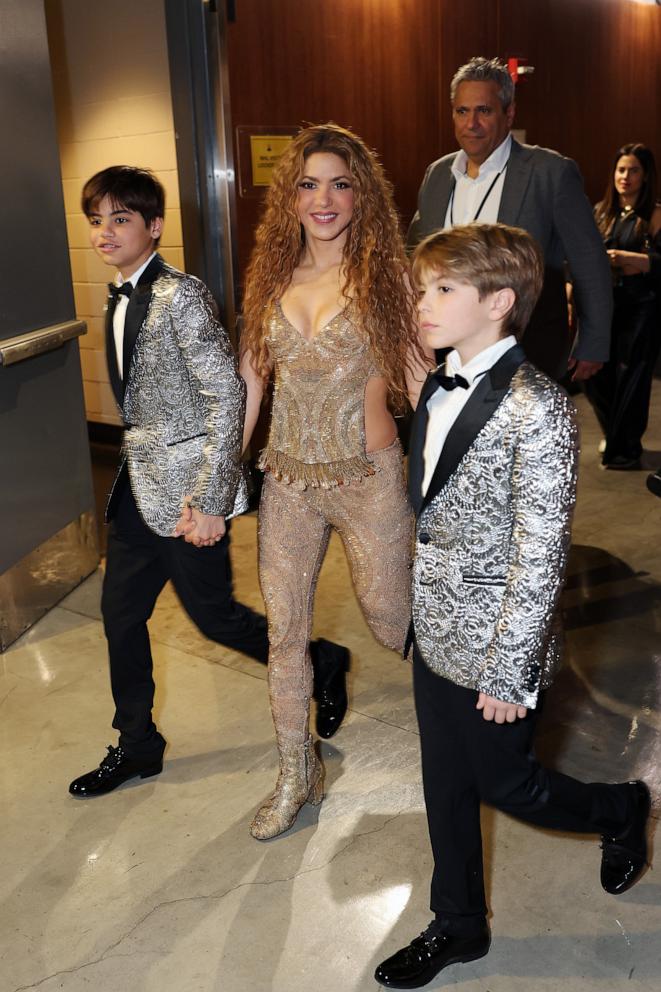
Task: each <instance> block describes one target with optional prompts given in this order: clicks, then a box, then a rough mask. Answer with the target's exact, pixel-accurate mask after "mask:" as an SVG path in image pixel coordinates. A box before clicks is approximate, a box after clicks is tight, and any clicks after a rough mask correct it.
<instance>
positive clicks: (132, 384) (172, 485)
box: [106, 255, 248, 537]
mask: <svg viewBox="0 0 661 992" xmlns="http://www.w3.org/2000/svg"><path fill="white" fill-rule="evenodd" d="M113 309H114V300H113V298H112V297H110V298H109V306H108V315H107V321H106V353H107V358H108V370H109V373H110V380H111V385H112V387H113V390H114V392H115V397H116V399H117V402H118V405H119V408H120V411H121V413H122V417H123V419H124V422H125V424H126V430H125V432H124V440H123V447H122V460H121V463H120V468H119V471H118V473H117V479H118V478H119V476H120V475H121V472H122V469H123V468H124V466H125V465H126V467H127V468H128V474H129V480H130V484H131V489H132V491H133V495H134V496H135V501H136V504H137V506H138V510H139V511H140V514H141V516H142V518H143V519H144V521H145V523H146V524H147V526H148V527H150V528H151V530H153V531H154V532H155V533H156V534H160V535H161V536H163V537H169V536H170V535H171V534H172V531H173V530H174V527H175V524H176V522H177V520H178V518H179V515H180V513H181V508H182V505H183V499H184V497H185V496H191V497H192V503H193V505H194V506H196V507H197V508H198V509H200V510H201V511H202V512H203V513H211V514H217V515H222V516H225V517H231V516H234V515H235V514H237V513H242V512H243V511H244V510H245V509H246V508H247V502H248V500H247V490H246V483H245V479H244V475H243V471H242V467H241V444H242V436H243V420H244V415H245V383H244V382H243V379H241V377H240V376H239V374H238V371H237V367H236V359H235V356H234V352H233V350H232V346H231V344H230V341H229V338H228V336H227V333H226V331H225V330H224V329H223V327H222V326H221V325H220V324H219V322H218V320H217V319H216V316H215V309H216V308H215V303H214V301H213V298H212V296H211V294H210V293H209V291H208V289H207V288H206V286H205V285H204V283H202V282H200V280H199V279H196V278H195V276H190V275H186V274H185V273H183V272H179V271H178V270H177V269H174V268H172V267H171V266H169V265H166V263H165V262H164V261H163V259H162V258H161V257H160V256H158V255H157V256H156V258H154V260H153V261H152V262H151V263H150V264H149V266H148V267H147V269H146V270H145V272H144V273H143V275H142V277H141V278H140V280H139V282H138V286H137V287H136V288H135V289H134V291H133V293H132V295H131V298H130V300H129V305H128V308H127V312H126V323H125V327H124V355H123V367H124V369H125V370H128V372H127V374H126V376H125V379H124V381H123V382H122V380H121V379H120V377H119V374H118V370H117V362H116V356H115V347H114V341H113V338H112V314H113ZM117 479H116V480H115V484H114V485H113V490H112V492H111V494H110V499H109V501H108V508H107V511H106V516H107V518H108V519H109V518H111V517H112V515H113V512H114V498H115V496H116V493H117Z"/></svg>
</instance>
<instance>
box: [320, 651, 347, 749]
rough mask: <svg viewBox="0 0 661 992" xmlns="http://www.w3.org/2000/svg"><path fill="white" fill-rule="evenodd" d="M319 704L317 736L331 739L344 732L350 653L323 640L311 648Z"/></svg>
mask: <svg viewBox="0 0 661 992" xmlns="http://www.w3.org/2000/svg"><path fill="white" fill-rule="evenodd" d="M310 650H311V654H312V668H313V671H314V692H313V695H314V698H315V699H316V700H317V733H318V734H319V736H320V737H325V738H326V739H328V738H329V737H332V736H333V734H334V733H336V732H337V731H338V730H339V729H340V724H341V723H342V721H343V720H344V715H345V713H346V711H347V706H348V699H347V678H346V676H347V671H348V670H349V658H350V656H349V651H348V650H347V648H345V647H342V645H341V644H334V643H333V641H326V640H324V638H323V637H320V638H319V639H318V640H317V641H315V642H314V643H313V644H311V645H310Z"/></svg>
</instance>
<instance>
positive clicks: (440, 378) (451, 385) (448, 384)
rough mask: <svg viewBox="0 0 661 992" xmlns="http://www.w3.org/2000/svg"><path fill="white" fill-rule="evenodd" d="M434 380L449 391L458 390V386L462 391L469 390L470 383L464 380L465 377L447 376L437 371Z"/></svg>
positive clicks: (433, 376) (433, 375) (433, 373)
mask: <svg viewBox="0 0 661 992" xmlns="http://www.w3.org/2000/svg"><path fill="white" fill-rule="evenodd" d="M432 379H433V380H434V382H437V383H438V384H439V386H441V387H442V388H443V389H447V390H448V391H449V390H451V389H456V388H457V386H461V388H462V389H468V382H467V381H466V380H465V379H464V377H463V375H445V374H444V373H443V372H441V371H437V372H432Z"/></svg>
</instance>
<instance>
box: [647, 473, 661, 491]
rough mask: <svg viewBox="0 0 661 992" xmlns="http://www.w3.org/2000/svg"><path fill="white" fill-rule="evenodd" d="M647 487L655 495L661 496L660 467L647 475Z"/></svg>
mask: <svg viewBox="0 0 661 992" xmlns="http://www.w3.org/2000/svg"><path fill="white" fill-rule="evenodd" d="M646 485H647V488H648V489H649V491H650V492H651V493H654V495H655V496H661V468H658V469H657V470H656V472H652V473H651V474H650V475H648V476H647V483H646Z"/></svg>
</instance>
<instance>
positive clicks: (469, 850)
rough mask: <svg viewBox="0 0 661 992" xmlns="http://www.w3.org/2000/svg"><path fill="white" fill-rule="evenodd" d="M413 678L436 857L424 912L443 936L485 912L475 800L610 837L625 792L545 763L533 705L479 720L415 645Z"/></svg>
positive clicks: (622, 816) (467, 929)
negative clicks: (524, 711) (511, 717)
mask: <svg viewBox="0 0 661 992" xmlns="http://www.w3.org/2000/svg"><path fill="white" fill-rule="evenodd" d="M413 680H414V691H415V705H416V712H417V717H418V723H419V726H420V743H421V750H422V778H423V786H424V794H425V805H426V807H427V822H428V825H429V834H430V838H431V844H432V851H433V855H434V874H433V878H432V886H431V908H432V910H433V912H434V913H435V914H436V918H437V919H438V920H439V921H440V922H441V923H442V925H443V926H444V927H445V928H446V930H447V931H448V932H450V933H455V934H460V935H466V936H467V935H469V934H471V933H474V932H476V931H479V929H480V928H481V927H482V926H483V925H484V921H485V918H486V914H487V905H486V900H485V895H484V876H483V865H482V836H481V832H480V802H485V803H488V804H489V805H491V806H494V807H496V809H499V810H502V811H503V812H505V813H510V814H512V815H513V816H516V817H518V818H519V819H522V820H527V821H528V822H530V823H533V824H536V825H538V826H541V827H550V828H553V829H556V830H570V831H577V832H579V833H605V834H610V835H617V834H618V833H621V832H622V829H623V828H624V825H625V823H626V820H627V818H628V815H629V813H630V802H631V800H630V798H629V791H630V790H629V789H628V787H627V786H626V785H602V784H598V783H593V784H589V785H588V784H584V783H582V782H578V781H576V779H573V778H569V776H567V775H563V774H561V773H560V772H554V771H550V770H549V769H546V768H542V766H541V765H540V764H539V762H538V761H537V759H536V758H535V754H534V751H533V734H534V730H535V724H536V721H537V717H538V715H539V712H540V710H539V708H538V709H537V710H532V711H529V712H528V715H527V716H526V718H525V719H524V720H517V721H516V722H515V723H506V724H497V723H494V722H492V721H488V720H485V719H484V717H483V716H482V711H481V710H476V709H475V704H476V702H477V698H478V693H477V692H476V691H475V690H473V689H464V688H462V687H461V686H457V685H454V684H453V683H452V682H449V681H448V680H447V679H445V678H442V677H441V676H439V675H436V674H435V673H434V672H432V671H431V670H430V669H429V668H428V667H427V665H426V664H425V662H424V661H423V660H422V658H421V656H420V654H419V652H418V650H417V648H415V649H414V656H413Z"/></svg>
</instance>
